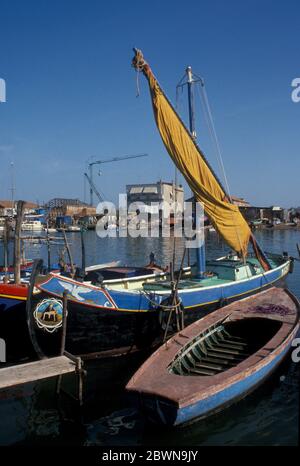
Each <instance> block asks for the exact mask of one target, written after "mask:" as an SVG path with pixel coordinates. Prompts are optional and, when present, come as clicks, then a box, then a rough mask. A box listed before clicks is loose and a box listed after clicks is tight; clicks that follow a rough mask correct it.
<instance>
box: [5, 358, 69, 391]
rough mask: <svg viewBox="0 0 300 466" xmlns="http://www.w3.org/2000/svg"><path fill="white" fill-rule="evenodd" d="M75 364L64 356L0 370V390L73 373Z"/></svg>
mask: <svg viewBox="0 0 300 466" xmlns="http://www.w3.org/2000/svg"><path fill="white" fill-rule="evenodd" d="M75 370H76V364H75V363H74V362H73V361H71V360H70V359H69V358H67V357H66V356H58V357H53V358H49V359H42V360H40V361H35V362H29V363H26V364H20V365H17V366H11V367H5V368H3V369H0V390H2V389H6V388H10V387H15V386H17V385H23V384H26V383H30V382H37V381H39V380H43V379H48V378H50V377H57V376H59V375H64V374H70V373H72V372H75Z"/></svg>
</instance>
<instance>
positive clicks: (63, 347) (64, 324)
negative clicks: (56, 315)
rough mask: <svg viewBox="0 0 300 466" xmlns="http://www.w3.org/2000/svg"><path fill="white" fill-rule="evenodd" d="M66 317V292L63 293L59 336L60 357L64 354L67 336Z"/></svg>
mask: <svg viewBox="0 0 300 466" xmlns="http://www.w3.org/2000/svg"><path fill="white" fill-rule="evenodd" d="M67 316H68V292H67V290H64V292H63V314H62V335H61V346H60V355H61V356H62V355H63V354H64V352H65V346H66V335H67Z"/></svg>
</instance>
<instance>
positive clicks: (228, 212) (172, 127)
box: [133, 51, 251, 257]
mask: <svg viewBox="0 0 300 466" xmlns="http://www.w3.org/2000/svg"><path fill="white" fill-rule="evenodd" d="M133 66H134V67H135V68H136V69H138V70H139V71H143V73H144V75H145V76H146V77H147V79H148V83H149V87H150V93H151V98H152V104H153V110H154V115H155V120H156V124H157V127H158V130H159V132H160V135H161V138H162V140H163V142H164V145H165V147H166V149H167V151H168V153H169V155H170V157H171V158H172V160H173V161H174V163H175V165H176V166H177V168H178V170H180V172H181V173H182V174H183V176H184V177H185V179H186V181H187V183H188V185H189V186H190V188H191V189H192V191H193V193H194V195H195V198H196V200H197V201H198V202H201V203H203V205H204V210H205V212H206V214H207V215H208V216H209V218H210V219H211V222H212V224H213V226H214V227H215V229H216V230H217V231H218V232H219V233H220V235H221V236H222V237H223V238H224V240H225V241H226V243H227V244H228V245H229V246H230V247H231V248H232V249H234V250H235V251H237V252H238V253H239V254H240V255H241V256H243V257H245V256H246V254H247V249H248V243H249V239H250V236H251V230H250V228H249V226H248V224H247V222H246V221H245V219H244V217H243V216H242V214H241V213H240V211H239V208H238V206H236V205H233V204H231V203H230V202H229V201H228V199H227V197H226V194H225V192H224V190H223V189H222V187H221V185H220V183H219V182H218V180H217V179H216V177H215V175H214V174H213V172H212V170H211V169H210V167H209V166H208V164H207V163H206V161H205V158H204V155H203V154H202V152H201V150H200V149H199V147H198V146H197V145H196V143H195V142H194V140H193V139H192V138H191V135H190V133H189V131H188V130H187V128H186V127H185V126H184V124H183V122H182V121H181V119H180V118H179V116H178V115H177V113H176V112H175V110H174V109H173V107H172V106H171V104H170V102H169V101H168V99H167V98H166V96H165V95H164V93H163V91H162V89H161V88H160V86H159V84H158V82H157V80H156V79H155V77H154V75H153V73H152V71H151V69H150V67H149V65H148V64H147V63H146V62H145V61H144V59H143V56H142V54H141V52H140V51H137V53H136V56H135V58H134V59H133Z"/></svg>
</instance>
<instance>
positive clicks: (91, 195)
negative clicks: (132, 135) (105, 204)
mask: <svg viewBox="0 0 300 466" xmlns="http://www.w3.org/2000/svg"><path fill="white" fill-rule="evenodd" d="M148 155H149V154H136V155H124V156H122V157H112V158H110V159H104V160H95V161H94V162H90V163H89V164H88V167H89V172H90V175H89V176H88V175H87V174H86V173H85V174H84V175H85V177H86V178H87V179H88V181H89V184H90V205H91V206H92V205H93V192H95V193H96V195H97V196H98V198H99V199H100V198H101V196H100V195H99V193H98V191H97V189H96V187H95V184H94V180H93V167H94V165H100V164H102V163H111V162H119V161H120V160H128V159H136V158H139V157H147V156H148ZM99 196H100V197H99ZM101 200H102V198H101Z"/></svg>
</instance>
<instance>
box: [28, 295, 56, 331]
mask: <svg viewBox="0 0 300 466" xmlns="http://www.w3.org/2000/svg"><path fill="white" fill-rule="evenodd" d="M33 317H34V320H35V322H36V324H37V326H38V327H39V328H40V329H43V330H45V331H46V332H49V333H53V332H55V331H56V330H57V329H59V328H60V327H61V326H62V323H63V303H62V301H61V300H60V299H54V298H47V299H43V300H42V301H40V302H39V303H38V304H37V305H36V307H35V309H34V312H33Z"/></svg>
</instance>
